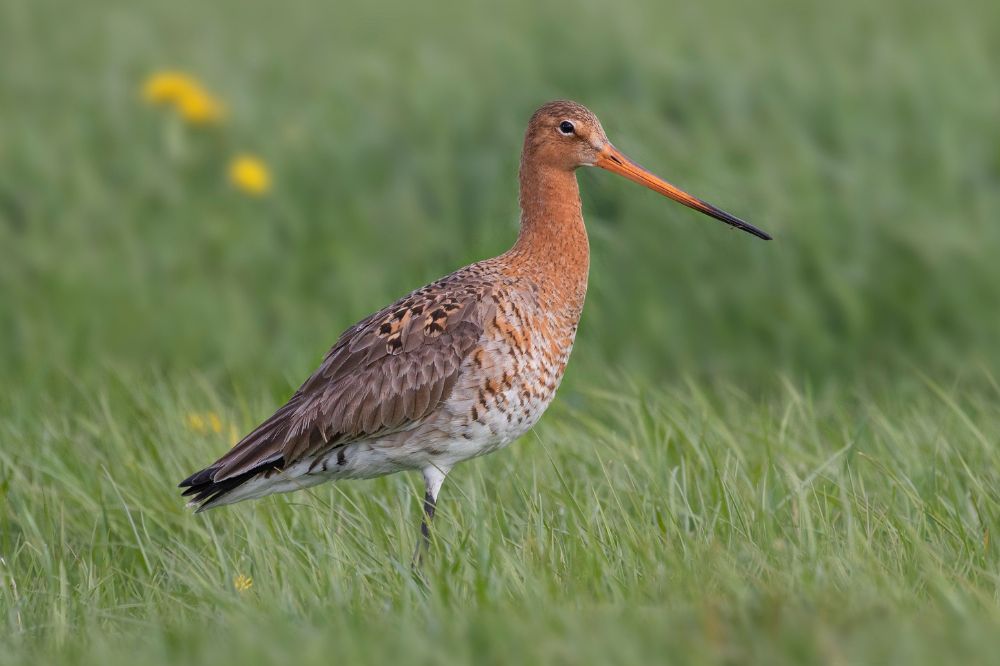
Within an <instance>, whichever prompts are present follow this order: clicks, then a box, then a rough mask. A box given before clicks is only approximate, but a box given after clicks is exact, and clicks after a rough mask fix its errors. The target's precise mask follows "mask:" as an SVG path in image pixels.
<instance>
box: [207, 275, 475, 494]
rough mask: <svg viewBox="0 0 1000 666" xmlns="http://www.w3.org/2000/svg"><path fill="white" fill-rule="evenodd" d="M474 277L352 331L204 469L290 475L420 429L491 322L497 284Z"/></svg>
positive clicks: (455, 278)
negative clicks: (345, 450) (301, 465)
mask: <svg viewBox="0 0 1000 666" xmlns="http://www.w3.org/2000/svg"><path fill="white" fill-rule="evenodd" d="M471 268H473V267H469V269H471ZM469 269H465V270H466V271H468V270H469ZM470 277H474V276H470V275H468V274H464V275H463V273H462V272H461V271H460V272H459V273H455V274H453V275H451V276H449V277H447V278H444V279H443V280H441V281H439V282H436V283H434V284H432V285H429V286H427V287H424V288H423V289H420V290H418V291H415V292H413V293H412V294H410V295H409V296H406V297H404V298H403V299H401V300H399V301H398V302H396V303H394V304H393V305H391V306H389V307H387V308H385V309H383V310H380V311H379V312H377V313H375V314H374V315H372V316H370V317H368V318H367V319H365V320H363V321H361V322H359V323H358V324H356V325H354V326H352V327H351V328H349V329H348V330H347V331H345V332H344V334H343V335H341V337H340V339H339V340H338V341H337V343H336V344H335V345H334V346H333V348H332V349H331V350H330V351H329V352H328V353H327V355H326V357H325V358H324V359H323V363H322V365H320V367H319V369H317V370H316V372H315V373H313V375H312V376H311V377H310V378H309V379H307V380H306V382H305V383H304V384H303V385H302V386H301V387H300V388H299V390H298V391H296V392H295V395H293V396H292V398H291V399H290V400H289V401H288V402H287V403H286V404H285V405H284V406H282V407H281V408H280V409H279V410H278V411H277V412H275V413H274V415H272V416H271V417H270V418H269V419H267V420H266V421H265V422H264V423H262V424H260V425H259V426H258V427H257V428H256V429H255V430H254V431H253V432H251V433H250V434H249V435H247V436H246V437H245V438H243V440H242V441H240V442H239V443H238V444H237V445H236V446H235V447H233V449H232V450H231V451H230V452H229V453H227V454H226V455H225V456H223V457H222V458H220V459H219V460H218V461H216V463H215V464H214V465H212V466H211V467H210V468H208V469H207V470H204V471H208V470H209V469H210V470H212V472H211V477H212V479H213V480H214V481H216V482H219V481H224V480H225V479H228V478H231V477H234V476H237V475H240V474H244V473H246V472H248V471H250V470H253V469H255V468H258V467H261V466H266V465H274V464H275V462H276V461H279V460H280V464H281V466H282V467H287V466H288V465H291V464H293V463H295V462H296V461H298V460H301V459H303V458H305V457H308V456H311V455H315V454H318V453H321V452H323V451H326V450H331V449H333V448H336V447H337V446H340V445H343V444H345V443H347V442H350V441H353V440H357V439H362V438H369V437H377V436H379V435H384V434H388V433H391V432H394V431H398V430H402V429H405V428H407V427H411V426H412V425H414V424H416V423H419V422H420V421H421V420H422V419H423V418H425V417H426V416H428V415H429V414H430V413H432V412H433V411H434V410H435V409H436V408H437V406H438V405H439V404H440V402H441V401H442V400H443V399H444V398H446V397H447V396H448V395H449V394H450V393H451V389H452V387H453V386H454V384H455V380H456V379H457V377H458V373H459V369H460V368H461V365H462V361H463V360H464V359H465V357H466V356H467V355H468V354H469V352H470V351H472V350H473V349H474V347H475V346H476V344H477V343H478V342H479V340H480V337H481V336H482V332H483V326H484V322H486V321H488V319H489V318H490V317H491V316H492V315H491V313H492V311H493V309H494V307H495V304H494V301H493V298H492V290H491V288H490V285H489V282H488V281H479V282H476V281H470V279H469V278H470ZM463 278H464V279H463Z"/></svg>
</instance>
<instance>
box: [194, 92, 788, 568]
mask: <svg viewBox="0 0 1000 666" xmlns="http://www.w3.org/2000/svg"><path fill="white" fill-rule="evenodd" d="M581 166H597V167H601V168H602V169H607V170H608V171H612V172H614V173H617V174H620V175H622V176H624V177H626V178H628V179H629V180H632V181H635V182H636V183H639V184H641V185H645V186H646V187H648V188H649V189H651V190H654V191H656V192H659V193H660V194H663V195H665V196H667V197H670V198H671V199H674V200H675V201H679V202H680V203H682V204H684V205H685V206H688V207H690V208H693V209H695V210H697V211H700V212H702V213H705V214H706V215H709V216H711V217H714V218H716V219H718V220H721V221H723V222H725V223H726V224H729V225H732V226H733V227H736V228H737V229H742V230H743V231H746V232H749V233H751V234H753V235H754V236H757V237H758V238H763V239H764V240H770V236H768V235H767V234H766V233H764V232H763V231H761V230H760V229H757V228H756V227H754V226H751V225H750V224H747V223H746V222H744V221H743V220H740V219H738V218H736V217H734V216H732V215H730V214H729V213H726V212H724V211H721V210H719V209H718V208H716V207H714V206H712V205H709V204H707V203H705V202H704V201H701V200H700V199H696V198H695V197H693V196H691V195H690V194H687V193H686V192H683V191H682V190H680V189H678V188H676V187H674V186H673V185H671V184H670V183H668V182H666V181H664V180H663V179H661V178H659V177H657V176H655V175H653V174H651V173H650V172H648V171H646V170H645V169H643V168H642V167H640V166H639V165H637V164H636V163H635V162H633V161H632V160H630V159H629V158H627V157H626V156H625V155H623V154H622V153H621V152H619V151H618V150H617V149H616V148H615V147H614V146H613V145H611V143H610V142H609V141H608V138H607V136H606V135H605V134H604V129H603V128H602V127H601V123H600V121H598V120H597V117H596V116H594V114H593V113H591V112H590V111H589V110H587V109H586V108H585V107H583V106H581V105H580V104H576V103H574V102H568V101H556V102H550V103H548V104H546V105H544V106H542V107H541V108H540V109H538V110H537V111H536V112H535V114H534V115H533V116H532V117H531V120H530V122H529V123H528V130H527V132H526V134H525V138H524V148H523V152H522V154H521V168H520V186H521V194H520V204H521V230H520V233H519V234H518V237H517V242H515V243H514V246H513V247H512V248H511V249H510V250H508V251H507V252H505V253H504V254H501V255H500V256H498V257H495V258H493V259H487V260H485V261H480V262H478V263H475V264H472V265H470V266H466V267H465V268H461V269H459V270H457V271H455V272H454V273H452V274H451V275H448V276H445V277H443V278H441V279H440V280H438V281H437V282H434V283H432V284H429V285H427V286H426V287H422V288H420V289H417V290H416V291H414V292H412V293H411V294H409V295H407V296H404V297H403V298H402V299H400V300H399V301H397V302H395V303H393V304H392V305H390V306H388V307H386V308H383V309H382V310H379V311H378V312H376V313H375V314H373V315H371V316H370V317H368V318H367V319H364V320H362V321H360V322H359V323H357V324H355V325H354V326H352V327H351V328H349V329H347V331H345V332H344V333H343V334H342V335H341V336H340V339H339V340H337V342H336V344H334V346H333V348H332V349H330V351H329V352H328V353H327V354H326V357H325V358H324V359H323V362H322V364H321V365H320V367H319V369H317V370H316V372H314V373H313V375H312V376H311V377H309V379H307V380H306V381H305V383H304V384H302V386H301V387H300V388H299V390H297V391H296V392H295V394H294V395H293V396H292V397H291V399H289V401H288V402H287V403H286V404H285V405H284V406H283V407H281V408H280V409H278V411H276V412H275V413H274V414H273V415H272V416H271V417H270V418H268V419H267V420H266V421H264V422H263V423H261V424H260V425H259V426H257V428H255V429H254V430H253V432H251V433H250V434H249V435H247V436H246V437H244V438H243V439H242V440H241V441H240V442H239V443H238V444H236V446H234V447H233V448H232V449H231V450H230V451H229V452H228V453H226V454H225V455H224V456H222V457H221V458H219V459H218V460H217V461H215V462H214V463H212V464H211V465H209V466H208V467H206V468H205V469H203V470H201V471H199V472H195V473H194V474H192V475H191V476H190V477H188V478H187V479H185V480H184V481H182V482H181V483H180V486H181V487H183V488H186V490H185V491H184V495H185V496H190V497H191V504H192V505H194V506H197V507H198V510H199V511H203V510H205V509H211V508H214V507H217V506H222V505H224V504H232V503H234V502H239V501H242V500H247V499H255V498H259V497H263V496H265V495H270V494H273V493H283V492H289V491H292V490H299V489H301V488H307V487H309V486H313V485H316V484H318V483H323V482H324V481H331V480H339V479H357V478H370V477H376V476H381V475H384V474H391V473H393V472H399V471H403V470H420V471H421V472H422V473H423V477H424V483H425V484H426V492H425V496H424V518H423V521H422V522H421V526H420V527H421V534H422V537H423V538H422V539H421V540H420V542H419V543H418V558H419V553H420V549H421V548H422V547H426V543H427V540H428V538H429V536H428V534H429V532H428V523H429V521H430V519H431V518H433V516H434V507H435V504H436V502H437V498H438V491H439V490H440V489H441V484H442V482H443V481H444V479H445V477H446V476H447V475H448V472H450V471H451V469H452V468H453V467H454V466H455V465H456V464H457V463H460V462H462V461H463V460H468V459H469V458H474V457H476V456H481V455H483V454H486V453H491V452H493V451H496V450H497V449H500V448H502V447H504V446H506V445H508V444H510V443H511V442H513V441H514V440H515V439H517V438H518V437H520V436H521V435H523V434H524V433H525V432H527V431H528V429H529V428H531V427H532V426H533V425H534V424H535V423H536V422H537V421H538V419H539V417H541V415H542V412H544V411H545V408H546V407H547V406H548V405H549V403H550V402H551V401H552V397H553V396H554V395H555V392H556V388H557V387H558V386H559V382H560V380H561V379H562V375H563V370H564V369H565V368H566V362H567V360H568V359H569V353H570V350H571V349H572V347H573V339H574V337H575V335H576V329H577V324H578V323H579V321H580V312H581V310H582V309H583V300H584V295H585V294H586V292H587V272H588V268H589V263H590V248H589V245H588V241H587V231H586V229H585V227H584V224H583V215H582V212H581V208H580V193H579V189H578V187H577V182H576V169H577V168H578V167H581Z"/></svg>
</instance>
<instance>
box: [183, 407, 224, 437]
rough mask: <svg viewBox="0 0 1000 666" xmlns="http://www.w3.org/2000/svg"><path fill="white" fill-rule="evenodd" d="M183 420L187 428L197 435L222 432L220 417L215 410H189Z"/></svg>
mask: <svg viewBox="0 0 1000 666" xmlns="http://www.w3.org/2000/svg"><path fill="white" fill-rule="evenodd" d="M184 421H185V423H186V424H187V427H188V428H189V429H191V430H192V431H194V432H196V433H198V434H199V435H207V434H208V433H210V432H213V433H215V434H219V433H221V432H222V419H220V418H219V415H218V414H216V413H215V412H191V413H190V414H188V415H187V416H186V417H185V419H184Z"/></svg>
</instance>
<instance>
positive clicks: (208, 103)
mask: <svg viewBox="0 0 1000 666" xmlns="http://www.w3.org/2000/svg"><path fill="white" fill-rule="evenodd" d="M176 105H177V112H178V113H180V114H181V118H183V119H184V120H186V121H188V122H189V123H191V124H192V125H212V124H215V123H218V122H219V121H221V120H222V117H223V115H224V112H223V109H222V104H220V103H219V101H218V100H217V99H215V98H214V97H212V96H211V95H210V94H208V93H207V92H205V91H204V90H201V89H194V90H189V91H188V92H186V93H184V94H183V95H181V96H180V98H179V99H178V100H177V102H176Z"/></svg>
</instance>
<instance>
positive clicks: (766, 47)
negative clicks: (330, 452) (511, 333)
mask: <svg viewBox="0 0 1000 666" xmlns="http://www.w3.org/2000/svg"><path fill="white" fill-rule="evenodd" d="M0 55H2V56H3V64H2V66H0V387H2V388H0V665H2V664H38V663H58V664H77V663H79V664H89V663H102V664H118V663H137V662H138V663H143V664H147V665H148V666H154V665H156V664H171V663H220V662H222V663H225V662H234V663H235V662H241V663H297V664H312V663H317V664H318V663H335V662H338V661H340V662H348V663H386V662H387V661H391V660H392V661H399V662H408V663H428V664H430V663H434V664H440V663H456V664H458V663H507V662H513V661H515V660H516V661H522V662H527V663H534V662H540V661H545V662H549V663H559V664H583V663H595V664H597V663H609V662H613V663H623V664H630V663H635V664H640V663H649V662H650V661H667V662H679V663H698V664H732V663H747V662H754V663H766V664H783V663H788V664H798V663H828V664H859V663H870V664H940V663H955V662H958V663H977V662H982V663H989V662H991V661H994V660H995V655H996V654H997V653H998V651H1000V555H998V549H997V544H996V540H997V538H998V537H1000V524H998V518H1000V490H998V487H1000V486H998V482H1000V448H998V445H997V444H998V441H1000V345H997V344H996V341H997V340H998V339H1000V308H998V307H997V303H998V301H1000V262H998V261H997V254H998V250H1000V225H998V224H997V219H998V215H997V214H998V211H1000V123H998V122H997V119H998V118H1000V79H998V78H997V76H996V63H998V62H1000V5H997V4H996V3H991V2H986V1H985V0H982V1H979V0H962V1H961V2H958V3H949V4H947V5H946V4H944V3H934V2H929V1H928V2H924V1H920V0H887V1H886V2H880V3H869V2H861V1H860V0H847V1H846V2H843V3H837V4H836V5H835V6H833V5H829V4H827V3H824V4H819V3H816V4H813V3H799V2H790V1H787V2H786V1H779V0H767V1H765V2H759V3H752V4H750V3H730V2H722V1H721V0H711V1H709V2H704V3H663V2H625V3H616V4H614V5H611V4H609V3H598V2H593V1H591V0H585V1H584V2H578V3H574V4H571V5H570V4H547V5H544V6H537V5H536V3H530V2H526V1H524V0H515V1H514V2H512V3H505V4H504V5H503V6H502V7H498V6H496V5H494V4H492V3H485V2H479V1H478V0H476V1H473V2H467V3H462V4H461V5H460V6H452V5H449V4H445V3H429V4H428V3H423V4H417V3H414V4H410V3H402V2H398V1H396V2H390V3H388V4H380V5H376V4H369V5H368V6H365V7H362V6H347V5H337V4H333V3H321V2H317V1H315V0H299V1H297V2H293V3H291V4H289V5H288V6H287V7H283V8H282V9H281V10H280V11H279V9H278V8H277V7H276V6H274V5H272V4H270V3H266V2H262V1H260V0H251V1H249V2H236V1H235V0H219V1H218V2H213V3H196V2H193V0H178V1H177V2H172V3H167V2H162V1H161V0H136V1H134V2H128V3H125V2H121V1H120V0H95V1H94V2H90V3H68V2H65V1H63V0H9V1H8V2H5V3H3V4H2V5H0ZM173 69H176V70H180V71H184V72H187V73H189V74H191V75H192V76H194V77H196V78H197V79H198V80H199V81H201V82H202V83H203V85H204V86H205V87H206V89H207V90H210V91H211V94H212V95H213V96H214V97H215V98H217V99H218V100H219V101H220V103H221V104H222V105H223V107H224V111H225V112H224V115H223V116H222V117H221V118H220V119H219V120H218V122H213V123H206V124H204V125H192V124H189V123H186V122H184V121H183V120H182V119H180V118H178V117H177V116H176V115H175V114H173V113H171V112H170V111H169V110H168V109H165V108H161V107H157V106H153V105H150V104H148V103H147V102H145V101H144V100H143V95H142V90H143V85H144V82H146V81H147V80H148V78H149V77H150V76H151V75H153V74H154V73H156V72H159V71H163V70H173ZM560 97H567V98H571V99H576V100H578V101H580V102H583V103H585V104H586V105H588V106H589V107H590V108H591V109H593V110H594V111H595V112H596V113H597V114H598V116H599V117H601V119H602V120H603V122H604V126H605V129H606V130H607V132H608V134H609V136H610V137H611V139H612V141H614V142H615V144H616V145H617V146H618V147H619V148H620V149H622V150H623V151H624V152H626V153H628V154H629V155H631V156H633V157H634V158H635V159H636V160H637V161H638V162H640V163H642V164H644V165H646V166H648V167H649V168H651V169H652V170H654V171H655V172H657V173H659V174H662V175H663V176H665V177H666V178H668V179H670V180H671V181H673V182H675V183H676V184H678V185H680V186H682V187H684V188H685V189H688V190H690V191H691V192H692V193H694V194H696V195H699V196H702V197H704V198H705V199H707V200H708V201H710V202H712V203H714V204H716V205H718V206H720V207H722V208H725V209H726V210H729V211H731V212H732V213H734V214H736V215H739V216H741V217H744V218H746V219H747V220H749V221H751V222H752V223H754V224H756V225H758V226H760V227H761V228H763V229H765V230H767V231H768V232H770V233H772V234H773V235H774V236H775V240H774V241H772V242H770V243H764V242H761V241H758V240H757V239H754V238H752V237H750V236H747V235H745V234H740V233H737V232H734V231H732V230H730V229H728V228H726V227H725V226H724V225H721V224H718V223H717V222H714V221H711V220H708V219H707V218H701V217H700V216H698V215H697V214H695V213H693V212H691V211H688V210H686V209H684V208H682V207H680V206H678V205H676V204H673V203H671V202H668V201H666V200H664V199H662V198H659V197H657V196H656V195H655V194H652V193H650V192H647V191H645V190H642V189H640V188H638V187H637V186H635V185H633V184H631V183H627V182H625V181H623V180H621V179H618V178H615V177H614V176H612V175H610V174H607V173H603V172H601V173H597V172H595V170H584V171H581V173H580V176H579V178H580V184H581V190H582V196H583V203H584V212H585V215H586V218H587V223H588V229H589V232H590V237H591V248H592V253H593V257H592V267H591V280H590V290H589V293H588V302H587V307H586V309H585V311H584V316H583V321H582V324H581V328H580V332H579V335H578V337H577V344H576V349H575V351H574V354H573V358H572V361H571V363H570V366H569V370H568V372H567V376H566V379H565V381H564V382H563V385H562V388H561V389H560V393H559V397H558V398H557V400H556V402H555V404H554V405H553V407H552V408H551V409H550V410H549V412H548V413H547V414H546V416H545V417H544V418H543V419H542V421H541V423H540V424H539V425H538V426H537V427H536V428H535V429H534V430H533V431H532V432H531V433H529V434H528V435H527V436H525V437H524V438H523V440H522V441H520V442H519V443H517V444H515V445H514V446H512V447H511V448H509V449H507V450H505V451H503V452H502V453H499V454H496V455H493V456H488V457H485V458H482V459H479V460H475V461H473V462H470V463H467V464H465V465H464V466H462V467H460V468H458V469H457V470H456V471H455V472H454V473H453V474H452V475H451V477H450V478H449V480H448V483H447V484H446V486H445V488H444V490H443V494H442V499H441V502H440V504H439V514H438V518H437V520H436V523H435V529H434V545H433V548H432V551H431V553H430V556H429V557H428V559H427V561H426V564H425V571H424V576H423V579H422V580H421V579H419V578H416V577H415V576H414V575H413V573H412V571H411V568H410V555H411V553H412V550H413V546H414V543H415V540H416V537H417V529H416V528H417V525H418V521H419V510H420V509H419V498H420V494H421V492H422V489H421V485H420V482H419V479H418V478H416V476H414V475H410V476H407V475H398V476H395V477H391V478H384V479H378V480H374V481H364V482H351V483H345V484H340V485H337V486H334V485H326V486H321V487H319V488H316V489H312V490H309V491H307V492H301V493H296V494H293V495H286V496H281V497H273V498H267V499H265V500H262V501H259V502H256V503H253V504H242V505H237V506H234V507H227V508H224V509H221V510H218V511H212V512H209V513H205V514H199V515H197V516H195V515H193V514H191V512H190V511H189V510H187V509H185V507H184V503H183V501H181V499H180V498H179V495H178V491H177V489H176V487H175V486H176V483H177V482H178V481H179V480H180V479H182V478H183V477H184V476H186V475H187V474H188V473H190V472H191V471H193V470H194V469H196V468H198V467H200V466H202V465H204V464H205V463H207V462H210V461H211V460H212V459H214V458H215V457H216V456H217V455H219V454H220V453H221V452H223V451H224V450H225V449H226V448H227V447H228V446H229V445H231V444H232V443H233V441H234V440H235V439H236V437H237V436H238V435H239V434H242V433H244V432H245V431H247V430H248V429H249V428H251V427H252V426H253V425H255V424H256V423H257V422H259V421H260V420H261V419H262V418H264V417H266V416H267V415H269V414H270V413H271V411H272V410H273V409H274V408H276V407H277V406H278V405H280V404H281V402H282V401H283V400H284V399H285V398H287V397H288V396H289V394H290V393H291V392H292V391H293V390H294V388H295V387H296V386H297V385H298V384H299V383H300V382H301V380H302V379H303V378H304V377H305V376H306V375H307V374H308V373H309V372H310V371H311V370H312V369H313V368H314V367H315V365H316V364H317V363H318V361H319V359H320V358H321V356H322V354H323V353H324V352H325V351H326V349H327V348H328V347H329V345H330V344H331V343H332V342H333V341H334V340H335V339H336V337H337V335H338V334H339V333H340V331H341V330H343V329H344V328H345V327H347V326H348V325H350V324H352V323H353V322H354V321H356V320H358V319H360V318H361V317H363V316H365V315H367V314H369V312H371V311H373V310H374V309H375V308H377V307H380V306H381V305H383V304H385V303H387V302H389V301H390V300H391V299H393V298H396V297H398V296H400V295H402V294H404V293H406V292H407V291H409V290H411V289H412V288H414V287H417V286H420V285H422V284H424V283H426V282H428V281H430V280H432V279H434V278H436V277H438V276H440V275H442V274H443V273H445V272H448V271H450V270H453V269H454V268H457V267H459V266H461V265H463V264H466V263H469V262H471V261H475V260H477V259H480V258H483V257H486V256H491V255H495V254H497V253H499V252H502V251H503V250H505V249H506V248H507V247H508V246H509V245H510V244H511V242H512V241H513V238H514V236H515V234H516V231H517V190H516V186H517V181H516V170H517V163H518V158H519V149H520V142H521V138H522V132H523V130H524V125H525V122H526V120H527V118H528V117H529V116H530V113H531V111H532V110H533V109H534V108H535V107H537V106H538V105H539V104H541V103H542V102H544V101H547V100H549V99H553V98H560ZM241 154H252V155H256V156H258V157H259V158H260V159H261V160H262V162H263V163H264V164H266V166H267V168H268V169H269V171H270V174H271V181H272V182H271V184H270V187H269V188H267V191H266V192H263V193H261V194H259V195H253V194H252V193H248V192H246V191H241V190H240V189H239V188H238V187H234V186H233V185H232V184H231V183H229V182H228V181H227V175H226V169H227V165H229V164H230V161H231V160H232V158H233V157H234V156H236V155H241Z"/></svg>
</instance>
